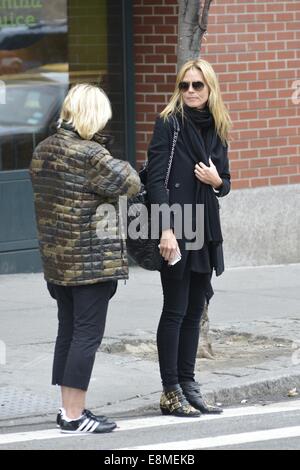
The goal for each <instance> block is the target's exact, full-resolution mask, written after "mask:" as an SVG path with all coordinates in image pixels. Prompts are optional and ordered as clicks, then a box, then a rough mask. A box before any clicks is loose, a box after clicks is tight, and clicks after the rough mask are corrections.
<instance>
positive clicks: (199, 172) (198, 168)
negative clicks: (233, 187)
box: [195, 158, 223, 189]
mask: <svg viewBox="0 0 300 470" xmlns="http://www.w3.org/2000/svg"><path fill="white" fill-rule="evenodd" d="M209 165H210V166H206V165H205V164H204V163H202V162H200V163H197V164H196V165H195V176H196V178H198V180H200V181H201V182H202V183H205V184H210V185H211V186H212V187H213V188H214V189H217V188H219V187H220V186H221V185H222V183H223V182H222V179H221V178H220V176H219V173H218V170H217V168H216V166H215V165H214V164H213V162H212V160H211V158H210V159H209Z"/></svg>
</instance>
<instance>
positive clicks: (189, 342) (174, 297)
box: [157, 270, 207, 388]
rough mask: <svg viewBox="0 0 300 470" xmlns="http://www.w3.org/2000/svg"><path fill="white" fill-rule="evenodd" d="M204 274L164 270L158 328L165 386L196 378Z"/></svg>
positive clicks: (160, 362)
mask: <svg viewBox="0 0 300 470" xmlns="http://www.w3.org/2000/svg"><path fill="white" fill-rule="evenodd" d="M204 276H207V275H204V274H201V273H196V272H193V271H189V270H187V271H186V272H185V273H184V277H183V279H181V280H179V279H171V278H168V277H167V276H166V275H164V273H163V272H162V273H161V282H162V288H163V294H164V305H163V311H162V315H161V318H160V322H159V325H158V330H157V347H158V357H159V367H160V374H161V378H162V384H163V386H164V387H168V388H170V387H171V388H172V386H173V385H175V384H178V383H181V382H186V381H193V380H194V376H195V374H194V369H195V362H196V354H197V349H198V341H199V333H200V319H201V315H202V312H203V309H204V305H205V289H204V285H205V282H204Z"/></svg>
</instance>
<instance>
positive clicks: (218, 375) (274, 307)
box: [0, 264, 300, 425]
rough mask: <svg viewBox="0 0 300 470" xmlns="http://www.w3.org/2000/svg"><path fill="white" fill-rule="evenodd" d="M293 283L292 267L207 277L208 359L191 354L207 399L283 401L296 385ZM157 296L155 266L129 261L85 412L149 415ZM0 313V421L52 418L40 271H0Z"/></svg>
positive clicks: (298, 338)
mask: <svg viewBox="0 0 300 470" xmlns="http://www.w3.org/2000/svg"><path fill="white" fill-rule="evenodd" d="M299 284H300V264H294V265H293V264H290V265H284V266H267V267H251V268H232V269H228V270H227V271H226V272H225V273H224V274H223V275H222V276H221V277H220V278H214V280H213V285H214V290H215V296H214V297H213V299H212V301H211V304H210V308H209V317H210V327H211V337H212V342H213V349H214V352H215V360H208V359H198V360H197V378H198V380H199V381H200V383H201V384H202V390H203V392H204V393H205V395H206V396H207V398H208V399H211V400H212V399H215V400H216V401H217V402H221V403H223V404H225V405H226V404H236V403H239V402H241V401H242V400H247V402H253V401H255V402H256V401H266V400H268V399H270V397H274V396H276V398H283V399H286V396H287V393H288V391H289V390H291V389H292V388H298V390H299V389H300V289H299ZM161 303H162V294H161V288H160V282H159V275H158V273H153V272H148V271H144V270H142V269H140V268H137V267H133V268H131V272H130V279H129V281H127V283H126V285H125V284H124V282H119V287H118V291H117V294H116V296H115V297H114V298H113V299H112V301H111V304H110V309H109V313H108V321H107V327H106V335H105V338H104V340H103V344H102V346H101V350H100V351H99V352H98V353H97V358H96V362H95V368H94V373H93V377H92V380H91V385H90V391H89V402H88V406H89V407H90V408H92V409H93V410H95V411H98V410H101V412H104V413H107V414H109V415H111V416H114V417H118V416H121V415H126V416H130V415H134V414H143V413H150V412H151V413H158V412H159V409H158V402H159V396H160V391H161V384H160V378H159V371H158V365H157V360H156V348H155V330H156V327H157V323H158V321H159V316H160V311H161ZM0 318H1V320H0V425H4V424H5V425H16V424H20V423H24V422H39V421H43V422H44V421H45V420H46V421H49V422H53V418H54V415H55V413H56V411H57V408H58V406H59V404H60V397H59V389H58V388H55V387H52V386H50V377H51V365H52V354H53V347H54V341H55V335H56V326H57V325H56V305H55V302H54V301H53V300H52V299H51V298H50V296H49V295H48V293H47V290H46V286H45V282H44V280H43V275H42V274H19V275H9V276H0ZM291 400H292V398H291Z"/></svg>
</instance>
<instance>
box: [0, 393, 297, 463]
mask: <svg viewBox="0 0 300 470" xmlns="http://www.w3.org/2000/svg"><path fill="white" fill-rule="evenodd" d="M4 449H14V450H16V449H18V450H21V449H22V450H25V449H35V450H36V449H41V450H44V449H51V450H54V449H66V450H87V449H90V450H105V451H106V454H105V455H104V454H99V458H100V460H101V455H102V457H103V459H104V458H106V459H107V458H108V459H111V460H112V461H113V459H118V458H121V457H120V456H122V457H123V458H125V457H126V465H127V466H129V467H132V468H134V467H136V466H141V465H142V464H145V463H148V462H147V459H149V458H150V457H149V456H150V455H152V457H151V458H152V459H153V461H152V462H149V463H153V464H155V463H159V460H157V462H156V461H155V459H157V458H162V456H163V455H165V458H167V455H168V454H167V451H179V450H181V451H185V454H184V455H186V456H187V457H186V458H188V456H189V455H190V458H191V459H192V458H193V459H194V462H192V461H191V460H190V463H195V464H196V463H197V454H198V453H197V452H196V453H194V452H193V451H196V450H200V449H201V450H202V449H210V450H212V449H214V450H221V449H222V450H223V449H240V450H246V449H253V450H254V449H272V450H275V449H289V450H292V449H293V450H299V449H300V399H295V398H294V399H291V400H290V401H287V402H278V403H272V404H268V405H265V406H262V405H256V406H240V407H239V408H227V409H225V411H224V413H223V414H222V415H220V416H201V417H200V418H184V419H182V418H175V417H165V416H159V415H157V416H147V417H139V418H134V419H130V418H128V419H123V420H120V421H118V428H117V430H115V431H114V432H112V433H110V434H105V435H93V434H89V435H80V436H78V435H72V436H70V435H64V434H60V432H59V430H57V429H56V428H55V427H54V426H53V427H49V425H48V426H47V428H46V429H45V427H43V426H41V425H40V426H23V427H22V428H21V427H19V428H18V427H11V428H7V429H3V428H2V429H1V433H0V450H4ZM117 450H122V452H116V451H117ZM137 450H143V451H145V452H144V453H141V454H136V452H135V451H137ZM114 452H115V453H114ZM164 452H166V454H164ZM189 452H190V454H189ZM134 455H138V460H135V457H134ZM153 456H154V457H153ZM157 456H160V457H157ZM192 456H193V457H192ZM106 463H112V462H110V461H109V460H108V461H106ZM115 463H116V462H115ZM117 463H121V462H117ZM182 463H183V464H185V463H187V462H186V461H183V462H182Z"/></svg>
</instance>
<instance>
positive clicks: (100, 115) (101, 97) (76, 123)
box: [60, 83, 112, 140]
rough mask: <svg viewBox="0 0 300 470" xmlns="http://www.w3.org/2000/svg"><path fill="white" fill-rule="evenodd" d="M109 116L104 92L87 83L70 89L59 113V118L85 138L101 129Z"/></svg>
mask: <svg viewBox="0 0 300 470" xmlns="http://www.w3.org/2000/svg"><path fill="white" fill-rule="evenodd" d="M111 117H112V111H111V104H110V101H109V99H108V97H107V95H106V93H105V92H104V91H103V90H102V89H101V88H98V87H97V86H94V85H90V84H88V83H80V84H78V85H75V86H73V87H72V88H71V89H70V91H69V93H68V94H67V96H66V98H65V100H64V102H63V105H62V109H61V113H60V119H61V120H63V121H66V122H67V123H68V124H71V125H72V126H73V127H74V129H75V130H76V131H77V132H78V134H79V135H80V137H82V138H83V139H86V140H91V139H92V138H93V136H94V135H95V134H96V132H99V131H102V129H104V127H105V126H106V124H107V122H108V121H109V119H111Z"/></svg>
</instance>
